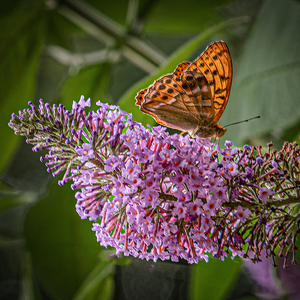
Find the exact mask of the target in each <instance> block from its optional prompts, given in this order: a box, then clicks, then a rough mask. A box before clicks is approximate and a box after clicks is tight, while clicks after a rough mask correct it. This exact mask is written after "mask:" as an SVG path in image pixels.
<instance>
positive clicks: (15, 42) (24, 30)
mask: <svg viewBox="0 0 300 300" xmlns="http://www.w3.org/2000/svg"><path fill="white" fill-rule="evenodd" d="M0 28H1V30H0V39H1V43H0V90H1V100H0V102H1V110H0V140H1V141H2V143H5V147H2V149H1V154H2V155H1V161H0V172H2V170H3V169H4V168H5V166H6V164H7V162H8V161H9V158H10V157H11V155H12V154H13V153H14V151H15V149H16V145H17V138H16V137H15V136H14V135H13V132H12V130H11V129H10V128H9V127H8V125H7V123H8V122H9V119H10V116H11V114H12V113H13V112H15V113H17V112H18V111H19V110H20V109H23V108H24V107H26V106H27V102H28V101H29V100H33V97H34V92H35V84H36V82H35V80H36V76H37V71H38V63H39V56H40V53H41V50H42V45H43V38H44V32H45V18H44V11H43V10H42V9H34V10H33V9H32V10H26V11H16V12H13V13H11V14H9V15H7V16H5V17H2V18H1V19H0Z"/></svg>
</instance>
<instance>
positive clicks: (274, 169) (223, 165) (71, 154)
mask: <svg viewBox="0 0 300 300" xmlns="http://www.w3.org/2000/svg"><path fill="white" fill-rule="evenodd" d="M97 105H99V109H98V110H97V112H90V113H89V114H88V115H86V112H85V107H86V106H90V100H88V101H85V100H84V98H83V97H82V98H81V99H80V101H79V103H75V102H74V104H73V107H72V111H71V112H69V111H67V110H66V109H65V107H63V106H59V107H56V106H55V105H54V106H53V107H50V105H49V104H44V103H43V101H40V106H39V108H36V107H35V106H34V105H33V104H32V103H30V106H31V109H28V110H24V111H21V112H19V115H18V116H17V115H15V114H13V115H12V120H11V122H10V123H9V125H10V127H12V128H13V129H14V130H15V132H16V133H18V134H21V135H29V134H33V135H34V138H33V139H31V140H29V139H28V140H27V142H29V143H32V144H34V145H35V147H34V150H35V151H37V150H41V149H48V150H49V153H48V154H47V155H46V156H45V157H43V158H42V159H41V160H42V161H45V162H46V166H47V167H48V171H49V172H52V174H53V175H54V176H57V175H58V174H60V173H61V172H64V175H63V178H62V180H61V181H59V184H65V183H66V182H68V181H70V180H72V181H73V184H72V185H71V187H72V189H76V190H79V191H78V192H76V195H75V197H76V199H77V204H76V211H77V213H78V214H79V215H80V217H81V218H82V219H86V218H89V220H91V221H93V222H95V223H94V224H93V230H94V231H95V233H96V236H97V239H98V241H99V242H100V244H101V245H103V246H105V247H107V246H112V247H114V248H115V249H116V252H117V254H120V253H124V255H133V256H134V257H138V258H142V259H147V260H149V259H152V260H154V261H156V260H157V259H161V260H166V259H171V260H173V261H178V260H179V259H185V260H187V261H188V262H189V263H195V262H198V260H201V259H204V260H206V261H207V260H208V254H211V255H212V256H213V257H217V258H219V259H224V257H227V256H228V255H229V254H230V253H231V255H232V257H234V256H236V255H238V256H241V257H243V256H250V257H252V258H253V260H256V261H257V260H258V259H259V256H260V253H261V251H262V249H263V248H266V249H267V250H268V249H269V250H270V251H269V253H270V254H271V255H273V252H274V251H273V248H272V247H271V246H270V247H271V248H270V247H269V244H268V242H269V241H270V240H271V239H272V242H273V245H274V242H276V239H278V241H281V242H282V241H283V240H282V237H280V238H279V237H278V230H277V231H276V230H275V228H276V226H278V223H279V222H281V223H282V224H285V223H284V222H285V221H284V219H283V218H281V217H283V214H282V212H281V215H280V214H279V215H278V212H279V210H277V209H276V207H277V206H280V205H277V204H278V203H277V202H278V201H279V200H280V201H284V200H291V195H292V194H293V193H294V192H295V189H294V188H291V187H290V185H288V184H287V183H286V172H284V171H283V167H282V164H281V163H278V162H279V160H278V159H277V157H276V155H275V154H276V153H275V154H272V153H270V151H269V152H268V153H266V155H263V154H262V153H261V148H260V147H250V146H247V145H246V146H245V147H244V149H243V150H241V149H238V148H233V143H232V142H229V141H226V143H225V149H221V148H220V147H219V146H218V145H216V144H214V143H211V142H210V141H209V140H205V139H200V138H199V137H196V139H192V138H190V137H189V136H188V135H186V136H182V135H178V134H173V135H170V134H169V133H167V132H166V131H165V128H162V127H160V126H158V127H153V128H152V127H149V128H148V129H146V128H144V127H143V126H142V125H141V124H139V123H136V122H134V121H133V120H132V117H131V115H130V114H127V113H125V112H124V111H122V110H120V109H119V108H118V107H116V106H111V105H107V104H103V103H101V102H100V101H99V102H97ZM254 152H255V153H256V154H255V155H256V156H255V155H254ZM282 153H283V152H282ZM297 159H298V160H297V161H299V157H297ZM298 167H299V165H298ZM297 170H298V169H297ZM297 170H296V169H295V170H294V171H297ZM275 196H277V198H276V197H275ZM279 196H280V197H281V198H280V197H279ZM293 199H294V200H295V197H294V198H293ZM276 201H277V202H276ZM294 202H297V201H294ZM276 214H277V216H278V218H277V219H274V218H273V217H274V216H275V215H276ZM285 218H286V217H285ZM251 229H252V231H251ZM261 232H267V233H265V236H264V239H257V237H258V236H259V237H260V235H261ZM284 241H285V242H286V243H288V238H287V239H286V240H284ZM246 243H248V245H249V246H248V248H247V247H246V248H245V247H244V245H245V244H246Z"/></svg>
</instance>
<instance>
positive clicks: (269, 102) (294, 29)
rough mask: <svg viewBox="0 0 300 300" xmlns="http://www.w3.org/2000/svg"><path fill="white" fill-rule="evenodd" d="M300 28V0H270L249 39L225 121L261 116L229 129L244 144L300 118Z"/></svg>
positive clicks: (262, 10) (223, 120)
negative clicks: (245, 141) (247, 139)
mask: <svg viewBox="0 0 300 300" xmlns="http://www.w3.org/2000/svg"><path fill="white" fill-rule="evenodd" d="M299 28H300V5H299V2H296V1H291V0H267V1H266V2H265V4H264V5H263V7H262V8H261V12H260V14H259V16H258V18H257V20H256V22H255V24H254V26H253V30H252V32H251V34H250V37H249V39H248V40H247V41H246V42H245V44H244V49H243V51H242V53H241V57H240V61H239V62H238V68H237V72H236V73H234V80H233V83H232V92H231V96H230V98H229V102H228V105H227V108H226V110H225V112H224V116H223V117H222V118H221V123H222V124H223V125H226V124H229V123H232V122H236V121H239V120H243V119H249V118H251V117H253V116H256V115H260V116H261V118H260V119H259V120H255V121H251V122H250V123H243V124H239V125H236V126H232V127H230V128H228V131H227V133H226V139H229V140H233V141H234V142H235V143H241V142H242V141H243V140H245V139H246V138H248V137H250V136H255V135H262V134H265V133H268V132H274V134H277V135H278V133H276V132H280V131H281V130H282V129H285V128H288V127H290V126H292V125H293V124H294V123H296V122H297V121H298V120H299V118H300V110H299V109H298V108H299V94H300V85H299V81H300V56H299V51H298V50H299V49H300V39H299ZM234 63H235V62H234Z"/></svg>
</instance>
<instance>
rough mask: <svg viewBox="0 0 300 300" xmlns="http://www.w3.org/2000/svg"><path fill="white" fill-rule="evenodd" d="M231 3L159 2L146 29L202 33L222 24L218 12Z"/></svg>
mask: <svg viewBox="0 0 300 300" xmlns="http://www.w3.org/2000/svg"><path fill="white" fill-rule="evenodd" d="M230 2H233V1H232V0H215V1H199V0H190V1H189V2H188V3H186V2H185V1H182V0H172V2H170V1H169V0H161V1H157V2H156V3H155V4H154V5H153V6H152V7H151V9H150V11H149V12H148V15H147V19H146V24H145V28H146V30H156V31H159V32H163V31H165V32H188V31H191V32H200V31H203V30H204V29H206V28H207V24H210V25H212V24H216V23H218V22H220V21H221V14H218V13H217V12H218V11H220V9H221V8H222V7H224V6H226V5H228V4H229V3H230Z"/></svg>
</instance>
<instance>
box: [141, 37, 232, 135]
mask: <svg viewBox="0 0 300 300" xmlns="http://www.w3.org/2000/svg"><path fill="white" fill-rule="evenodd" d="M231 80H232V64H231V58H230V54H229V50H228V47H227V46H226V44H225V43H224V42H222V41H220V42H216V43H214V44H212V45H210V46H209V47H208V48H207V49H206V50H205V52H204V53H203V54H202V55H200V56H199V57H198V58H197V59H196V60H195V61H194V62H192V63H190V62H183V63H181V64H179V65H178V66H177V68H176V69H175V71H174V72H173V73H172V74H168V75H165V76H163V77H161V78H159V79H158V80H156V81H155V82H154V83H153V84H152V85H151V86H149V87H148V88H147V89H144V90H142V91H140V92H139V93H138V94H137V96H136V100H137V102H136V104H137V105H138V106H139V107H140V110H141V111H142V112H143V113H146V114H149V115H151V116H152V117H154V118H155V120H156V121H157V123H159V124H161V125H164V126H167V127H170V128H174V129H178V130H181V131H184V132H188V133H189V134H190V135H191V136H196V135H197V136H199V137H201V138H210V137H213V136H215V137H216V138H220V137H221V136H223V135H224V133H225V131H226V129H224V128H223V127H222V126H219V125H218V124H217V122H218V120H219V118H220V117H221V115H222V113H223V111H224V109H225V106H226V104H227V101H228V97H229V93H230V87H231Z"/></svg>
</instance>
